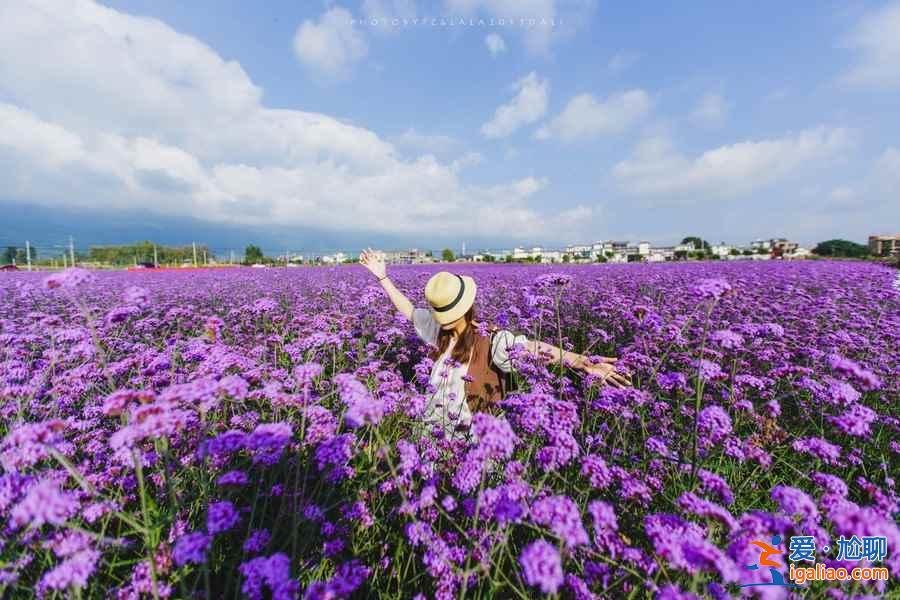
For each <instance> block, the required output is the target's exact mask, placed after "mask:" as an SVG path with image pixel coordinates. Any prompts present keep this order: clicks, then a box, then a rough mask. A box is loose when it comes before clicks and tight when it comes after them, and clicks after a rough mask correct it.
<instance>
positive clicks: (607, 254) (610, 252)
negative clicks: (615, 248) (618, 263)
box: [606, 250, 616, 258]
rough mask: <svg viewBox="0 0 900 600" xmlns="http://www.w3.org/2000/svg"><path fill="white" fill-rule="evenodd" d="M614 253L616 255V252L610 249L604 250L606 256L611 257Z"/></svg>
mask: <svg viewBox="0 0 900 600" xmlns="http://www.w3.org/2000/svg"><path fill="white" fill-rule="evenodd" d="M615 255H616V253H615V252H612V251H611V250H607V251H606V258H612V257H613V256H615Z"/></svg>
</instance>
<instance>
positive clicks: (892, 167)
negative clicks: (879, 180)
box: [875, 146, 900, 180]
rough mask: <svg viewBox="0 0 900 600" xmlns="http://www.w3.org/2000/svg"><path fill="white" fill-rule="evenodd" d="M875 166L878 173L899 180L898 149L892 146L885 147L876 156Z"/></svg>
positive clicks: (899, 157)
mask: <svg viewBox="0 0 900 600" xmlns="http://www.w3.org/2000/svg"><path fill="white" fill-rule="evenodd" d="M875 167H876V169H877V170H878V172H879V173H882V174H884V175H887V176H893V178H894V179H898V180H900V150H898V149H897V148H894V147H893V146H889V147H888V148H886V149H885V151H884V152H883V153H882V154H881V156H879V157H878V160H877V161H876V163H875Z"/></svg>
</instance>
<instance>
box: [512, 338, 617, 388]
mask: <svg viewBox="0 0 900 600" xmlns="http://www.w3.org/2000/svg"><path fill="white" fill-rule="evenodd" d="M525 348H526V349H528V351H529V352H531V353H532V354H535V355H537V356H540V357H541V358H543V359H544V360H546V361H547V362H550V363H558V362H560V361H564V362H567V363H569V364H571V365H572V367H573V368H575V369H581V370H582V371H585V372H586V373H590V374H591V375H594V376H595V377H599V378H600V380H601V381H602V382H603V383H608V384H610V385H612V386H614V387H624V386H630V385H631V381H630V380H629V379H628V377H626V376H625V375H623V374H622V373H619V372H617V371H616V367H615V365H614V364H613V363H615V362H616V361H617V360H618V359H617V358H613V357H611V356H603V357H601V358H600V362H599V363H596V364H594V363H591V362H588V359H587V357H586V356H584V355H583V354H578V353H576V352H569V351H568V350H563V349H562V348H558V347H557V346H554V345H553V344H548V343H546V342H541V341H538V340H528V341H527V342H526V343H525Z"/></svg>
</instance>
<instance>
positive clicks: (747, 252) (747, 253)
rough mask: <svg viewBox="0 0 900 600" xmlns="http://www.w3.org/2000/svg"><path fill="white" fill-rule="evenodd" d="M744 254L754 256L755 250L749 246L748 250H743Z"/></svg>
mask: <svg viewBox="0 0 900 600" xmlns="http://www.w3.org/2000/svg"><path fill="white" fill-rule="evenodd" d="M742 254H743V255H744V256H753V250H750V249H749V248H747V249H746V250H744V251H743V253H742Z"/></svg>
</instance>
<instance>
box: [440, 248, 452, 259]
mask: <svg viewBox="0 0 900 600" xmlns="http://www.w3.org/2000/svg"><path fill="white" fill-rule="evenodd" d="M454 258H455V257H454V256H453V250H451V249H450V248H444V249H443V250H441V260H443V261H444V262H453V260H454Z"/></svg>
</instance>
